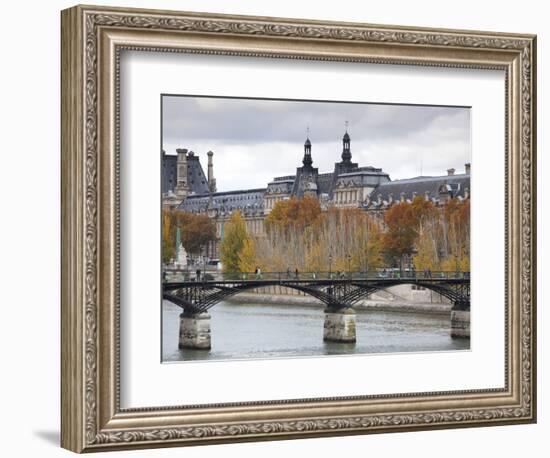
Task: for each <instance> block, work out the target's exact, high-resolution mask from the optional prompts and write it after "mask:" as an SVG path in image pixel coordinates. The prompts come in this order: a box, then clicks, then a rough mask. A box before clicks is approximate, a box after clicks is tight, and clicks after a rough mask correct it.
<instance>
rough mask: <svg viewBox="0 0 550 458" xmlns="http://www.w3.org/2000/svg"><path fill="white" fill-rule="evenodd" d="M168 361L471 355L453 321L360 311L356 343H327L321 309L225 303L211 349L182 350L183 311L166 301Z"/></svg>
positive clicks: (218, 308) (216, 317)
mask: <svg viewBox="0 0 550 458" xmlns="http://www.w3.org/2000/svg"><path fill="white" fill-rule="evenodd" d="M162 312H163V314H162V326H163V339H162V358H163V361H191V360H193V361H197V360H236V359H250V358H280V357H295V356H320V355H349V354H366V353H400V352H422V351H442V350H444V351H449V350H468V349H469V348H470V339H451V337H450V336H449V326H450V322H449V320H450V319H449V316H448V315H438V314H427V313H404V312H383V311H372V310H368V311H361V310H358V311H357V317H356V332H357V343H356V344H341V343H332V342H323V323H324V313H323V308H322V307H312V306H299V305H262V304H239V303H235V302H231V303H230V302H220V303H219V304H217V305H215V306H214V307H213V308H212V309H211V310H210V312H209V313H210V315H211V317H212V318H211V332H212V348H211V350H189V349H182V350H180V349H178V333H179V314H180V313H181V309H180V308H179V307H177V306H175V305H173V304H171V303H170V302H167V301H164V302H163V310H162Z"/></svg>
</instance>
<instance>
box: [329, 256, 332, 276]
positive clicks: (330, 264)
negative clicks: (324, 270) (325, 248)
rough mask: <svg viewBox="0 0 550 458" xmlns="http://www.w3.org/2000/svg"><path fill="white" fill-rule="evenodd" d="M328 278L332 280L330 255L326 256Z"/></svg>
mask: <svg viewBox="0 0 550 458" xmlns="http://www.w3.org/2000/svg"><path fill="white" fill-rule="evenodd" d="M328 278H332V253H330V254H329V255H328Z"/></svg>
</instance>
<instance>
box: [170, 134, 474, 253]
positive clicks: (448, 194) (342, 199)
mask: <svg viewBox="0 0 550 458" xmlns="http://www.w3.org/2000/svg"><path fill="white" fill-rule="evenodd" d="M176 153H177V155H169V154H166V153H165V152H164V151H163V152H162V203H163V207H164V208H168V209H178V210H182V211H187V212H191V213H206V214H207V215H208V216H209V217H210V218H212V219H213V220H214V221H215V223H216V230H217V237H218V240H221V239H222V238H223V232H224V225H225V223H226V222H227V221H228V220H229V218H230V216H231V214H232V213H233V212H234V211H237V210H238V211H240V212H241V214H242V215H243V217H244V219H245V221H246V226H247V230H248V232H249V233H251V234H253V235H255V236H261V235H262V234H263V233H264V219H265V217H266V216H267V215H268V214H269V213H270V212H271V210H272V209H273V208H274V206H275V204H276V203H277V202H279V201H282V200H286V199H289V198H291V197H298V198H299V197H303V196H311V197H316V198H318V199H319V201H320V204H321V208H322V209H323V210H326V209H328V208H329V207H330V206H336V207H339V208H361V209H363V210H365V211H367V212H369V213H371V214H374V215H379V216H381V215H382V214H383V212H384V211H386V210H387V209H388V208H390V207H391V206H392V205H394V204H395V203H398V202H403V201H407V202H411V201H412V200H413V199H414V198H415V197H416V196H423V197H424V198H425V199H428V200H431V201H432V202H433V203H434V204H435V205H442V204H444V203H445V202H446V201H447V200H448V199H460V200H462V199H468V198H469V197H470V165H469V164H466V166H465V171H464V173H461V174H455V170H454V169H449V170H448V171H447V174H446V175H443V176H429V177H428V176H419V177H415V178H410V179H403V180H394V181H392V180H391V179H390V177H389V175H388V174H387V173H386V172H384V171H383V170H382V169H381V168H376V167H372V166H363V167H360V166H359V165H358V164H357V163H355V162H353V161H352V153H351V138H350V135H349V134H348V132H347V131H346V133H345V134H344V136H343V138H342V153H341V154H340V160H339V161H338V162H336V163H335V164H334V168H333V170H332V171H330V172H327V173H319V170H318V168H316V167H313V157H312V144H311V141H310V139H309V136H308V138H307V139H306V141H305V143H304V154H303V158H302V165H301V166H298V167H297V168H296V172H295V174H294V175H286V176H281V177H275V178H273V180H272V181H270V182H269V183H267V186H266V187H265V188H258V189H244V190H236V191H226V192H217V190H216V180H215V178H214V165H213V156H214V153H213V152H212V151H208V153H207V158H208V159H207V161H208V164H207V174H205V173H204V170H203V168H202V165H201V162H200V158H199V156H198V155H195V154H194V152H193V151H188V150H187V149H177V150H176ZM207 255H208V256H209V257H211V258H217V257H218V256H219V253H218V244H217V243H215V244H213V245H212V246H211V247H209V248H208V254H207Z"/></svg>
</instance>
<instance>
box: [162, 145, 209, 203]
mask: <svg viewBox="0 0 550 458" xmlns="http://www.w3.org/2000/svg"><path fill="white" fill-rule="evenodd" d="M177 165H178V157H177V156H176V155H174V154H163V156H162V175H161V182H162V183H161V187H162V192H163V193H167V192H168V191H174V189H175V187H176V185H177V180H178V176H177ZM187 186H188V187H189V192H190V193H191V194H198V195H201V194H208V191H209V190H208V179H207V178H206V175H205V173H204V170H203V168H202V165H201V162H200V159H199V156H195V155H194V154H188V155H187Z"/></svg>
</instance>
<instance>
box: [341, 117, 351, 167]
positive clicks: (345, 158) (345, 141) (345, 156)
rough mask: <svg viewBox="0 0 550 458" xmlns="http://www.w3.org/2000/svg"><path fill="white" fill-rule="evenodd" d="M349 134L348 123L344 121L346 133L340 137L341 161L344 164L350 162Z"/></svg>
mask: <svg viewBox="0 0 550 458" xmlns="http://www.w3.org/2000/svg"><path fill="white" fill-rule="evenodd" d="M350 142H351V139H350V136H349V134H348V123H347V121H346V133H345V134H344V137H343V138H342V146H343V148H342V162H344V163H345V164H350V163H351V148H350Z"/></svg>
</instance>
